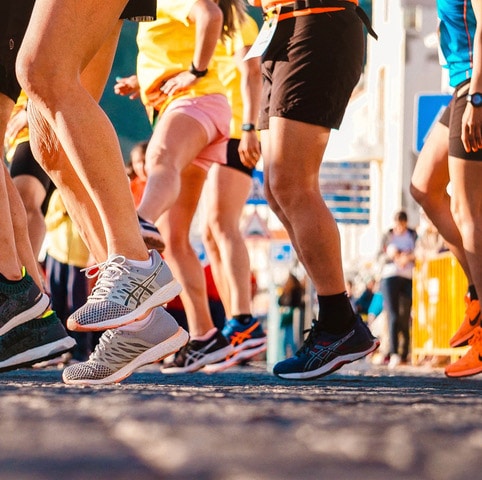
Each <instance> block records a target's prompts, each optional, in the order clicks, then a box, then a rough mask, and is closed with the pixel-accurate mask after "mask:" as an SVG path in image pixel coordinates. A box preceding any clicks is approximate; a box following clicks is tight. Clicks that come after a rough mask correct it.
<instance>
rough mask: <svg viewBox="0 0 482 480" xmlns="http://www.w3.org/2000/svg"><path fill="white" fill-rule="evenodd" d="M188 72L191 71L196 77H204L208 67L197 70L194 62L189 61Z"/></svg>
mask: <svg viewBox="0 0 482 480" xmlns="http://www.w3.org/2000/svg"><path fill="white" fill-rule="evenodd" d="M189 73H192V74H193V75H194V76H195V77H197V78H201V77H204V76H205V75H206V74H207V73H208V69H207V68H206V70H198V69H197V68H196V67H195V66H194V63H192V62H191V66H190V67H189Z"/></svg>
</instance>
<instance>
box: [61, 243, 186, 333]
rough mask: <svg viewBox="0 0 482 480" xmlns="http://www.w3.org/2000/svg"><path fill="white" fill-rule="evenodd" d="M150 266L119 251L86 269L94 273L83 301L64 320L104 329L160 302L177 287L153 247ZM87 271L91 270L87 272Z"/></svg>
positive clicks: (70, 325)
mask: <svg viewBox="0 0 482 480" xmlns="http://www.w3.org/2000/svg"><path fill="white" fill-rule="evenodd" d="M150 255H151V258H152V260H153V261H152V266H151V267H150V268H141V267H137V266H135V265H133V264H131V263H129V261H128V260H126V258H125V257H123V256H121V255H113V256H111V257H109V259H108V260H107V261H106V262H105V263H103V264H100V265H95V267H91V268H90V269H87V276H89V275H90V276H96V275H98V278H97V281H96V284H95V286H94V288H93V290H92V293H91V294H90V295H89V297H88V299H87V303H86V304H85V305H84V306H83V307H81V308H79V309H78V310H77V311H76V312H74V313H73V314H72V315H71V316H70V317H69V319H68V320H67V327H68V328H69V329H70V330H78V331H82V330H105V329H108V328H117V327H120V326H122V325H126V324H128V323H131V322H133V321H135V320H136V319H138V318H141V317H142V316H143V315H145V314H146V313H147V312H149V310H151V309H152V308H153V307H156V306H158V305H162V304H164V303H166V302H168V301H169V300H171V299H172V298H174V297H175V296H176V295H178V294H179V293H180V291H181V287H180V285H179V283H178V282H177V281H176V280H175V279H174V278H173V276H172V273H171V271H170V269H169V267H168V266H167V264H166V263H165V262H164V261H163V260H162V258H161V256H160V255H159V253H158V252H156V251H155V250H151V251H150ZM90 271H95V273H94V274H90V273H89V272H90Z"/></svg>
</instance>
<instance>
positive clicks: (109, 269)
mask: <svg viewBox="0 0 482 480" xmlns="http://www.w3.org/2000/svg"><path fill="white" fill-rule="evenodd" d="M125 262H126V258H125V257H124V256H122V255H116V256H114V257H111V258H108V259H107V260H106V261H105V262H102V263H98V264H96V265H92V266H91V267H88V268H85V269H83V270H82V271H85V276H86V277H87V278H95V277H98V278H97V281H96V282H95V285H94V288H93V289H92V292H91V293H90V295H89V299H90V300H104V299H105V298H106V297H107V296H108V295H109V293H110V292H111V290H112V288H113V287H114V286H115V282H116V281H117V280H118V279H119V278H120V277H121V276H122V275H123V274H124V273H129V269H128V268H127V267H126V265H125Z"/></svg>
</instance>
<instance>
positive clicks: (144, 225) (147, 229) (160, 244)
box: [137, 215, 166, 253]
mask: <svg viewBox="0 0 482 480" xmlns="http://www.w3.org/2000/svg"><path fill="white" fill-rule="evenodd" d="M137 218H138V219H139V226H140V227H141V235H142V238H143V239H144V243H145V244H146V247H147V248H149V249H153V250H157V251H158V252H159V253H161V252H162V251H163V250H164V249H165V248H166V244H165V243H164V240H163V239H162V236H161V233H160V232H159V230H158V228H157V227H156V226H155V225H154V224H153V223H151V222H148V221H147V220H144V219H143V218H141V217H139V215H137Z"/></svg>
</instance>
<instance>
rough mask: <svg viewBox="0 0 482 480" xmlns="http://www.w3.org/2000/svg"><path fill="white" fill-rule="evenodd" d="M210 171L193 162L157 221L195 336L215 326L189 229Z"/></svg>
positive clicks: (184, 171) (204, 281) (192, 332)
mask: <svg viewBox="0 0 482 480" xmlns="http://www.w3.org/2000/svg"><path fill="white" fill-rule="evenodd" d="M205 178H206V172H205V171H204V170H203V169H201V168H199V167H197V166H194V165H189V166H188V167H186V168H185V169H184V170H183V172H182V178H181V191H180V194H179V197H178V199H177V201H176V203H175V204H174V205H173V206H172V207H171V208H170V209H169V210H168V211H167V212H166V213H165V214H163V215H162V216H161V218H160V219H159V221H158V223H157V225H158V226H159V229H160V231H161V232H162V235H163V238H164V239H165V241H166V249H165V250H164V256H165V258H166V260H167V261H168V262H169V265H170V266H171V269H172V272H173V274H174V276H175V277H176V278H177V279H178V280H179V281H180V283H181V285H182V287H183V291H182V293H181V300H182V303H183V305H184V309H185V311H186V317H187V320H188V324H189V332H190V334H191V335H192V336H201V335H204V334H205V333H206V332H207V331H208V330H210V329H212V328H214V324H213V321H212V319H211V314H210V312H209V304H208V295H207V290H206V280H205V277H204V272H203V269H202V266H201V263H200V262H199V259H198V258H197V255H196V252H195V251H194V250H193V248H192V246H191V243H190V241H189V230H190V226H191V222H192V219H193V216H194V214H195V212H196V208H197V204H198V201H199V197H200V195H201V191H202V187H203V184H204V180H205Z"/></svg>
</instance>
